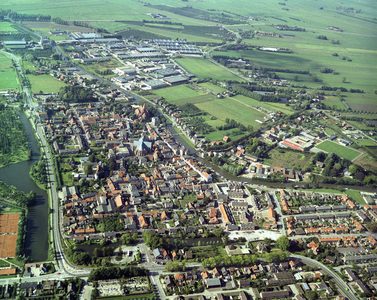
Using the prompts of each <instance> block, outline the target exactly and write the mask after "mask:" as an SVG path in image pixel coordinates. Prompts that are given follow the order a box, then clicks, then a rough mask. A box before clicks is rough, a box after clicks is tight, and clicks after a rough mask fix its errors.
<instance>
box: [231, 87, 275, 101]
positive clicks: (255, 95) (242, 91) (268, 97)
mask: <svg viewBox="0 0 377 300" xmlns="http://www.w3.org/2000/svg"><path fill="white" fill-rule="evenodd" d="M232 89H233V92H236V93H238V94H241V95H243V96H246V97H249V98H253V99H255V100H258V101H261V102H278V101H279V96H276V95H274V94H265V95H260V94H258V93H256V92H253V91H249V90H248V89H247V88H245V87H242V86H239V85H236V86H233V87H232Z"/></svg>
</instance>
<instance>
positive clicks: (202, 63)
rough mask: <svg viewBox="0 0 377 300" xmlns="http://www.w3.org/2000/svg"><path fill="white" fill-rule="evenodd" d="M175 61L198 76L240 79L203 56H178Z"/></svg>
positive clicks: (221, 79)
mask: <svg viewBox="0 0 377 300" xmlns="http://www.w3.org/2000/svg"><path fill="white" fill-rule="evenodd" d="M177 62H178V63H179V64H180V65H181V66H183V67H184V68H185V69H186V70H188V71H189V72H191V73H193V74H194V75H196V76H197V77H199V78H212V79H216V80H219V81H223V80H233V81H242V79H241V78H240V77H238V76H235V75H233V74H231V73H229V72H228V71H227V70H225V69H223V68H221V67H219V66H216V65H215V64H213V63H211V62H210V61H208V60H205V59H203V58H179V59H177Z"/></svg>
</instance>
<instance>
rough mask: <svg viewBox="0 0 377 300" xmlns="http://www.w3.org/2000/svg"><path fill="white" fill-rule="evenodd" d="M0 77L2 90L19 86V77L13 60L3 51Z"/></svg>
mask: <svg viewBox="0 0 377 300" xmlns="http://www.w3.org/2000/svg"><path fill="white" fill-rule="evenodd" d="M0 79H1V80H0V91H1V90H7V89H14V88H17V87H18V79H17V75H16V71H15V69H14V67H13V65H12V61H11V60H10V59H9V58H7V57H6V56H4V55H3V54H1V53H0Z"/></svg>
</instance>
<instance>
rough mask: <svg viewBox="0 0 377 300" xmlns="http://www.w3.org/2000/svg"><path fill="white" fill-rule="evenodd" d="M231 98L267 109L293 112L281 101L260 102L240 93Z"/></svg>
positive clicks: (285, 112)
mask: <svg viewBox="0 0 377 300" xmlns="http://www.w3.org/2000/svg"><path fill="white" fill-rule="evenodd" d="M232 99H236V100H238V101H240V102H242V103H245V104H246V105H250V106H259V107H263V108H265V109H267V110H269V111H281V112H282V113H284V114H286V115H291V114H292V113H294V110H293V109H291V108H290V107H289V106H286V105H285V104H283V103H273V102H260V101H258V100H255V99H252V98H249V97H245V96H242V95H237V96H235V97H232Z"/></svg>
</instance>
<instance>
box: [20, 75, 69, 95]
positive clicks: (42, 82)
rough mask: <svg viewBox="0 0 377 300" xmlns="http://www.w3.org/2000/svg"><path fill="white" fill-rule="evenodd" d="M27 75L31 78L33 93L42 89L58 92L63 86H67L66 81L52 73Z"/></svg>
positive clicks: (45, 91) (48, 91)
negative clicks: (60, 79)
mask: <svg viewBox="0 0 377 300" xmlns="http://www.w3.org/2000/svg"><path fill="white" fill-rule="evenodd" d="M27 76H28V78H29V80H30V84H31V90H32V92H33V93H39V92H40V91H43V92H44V93H57V92H59V89H60V88H61V87H63V86H66V84H65V83H64V82H62V81H59V80H57V79H56V78H54V77H52V76H50V75H38V76H36V75H27Z"/></svg>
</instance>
